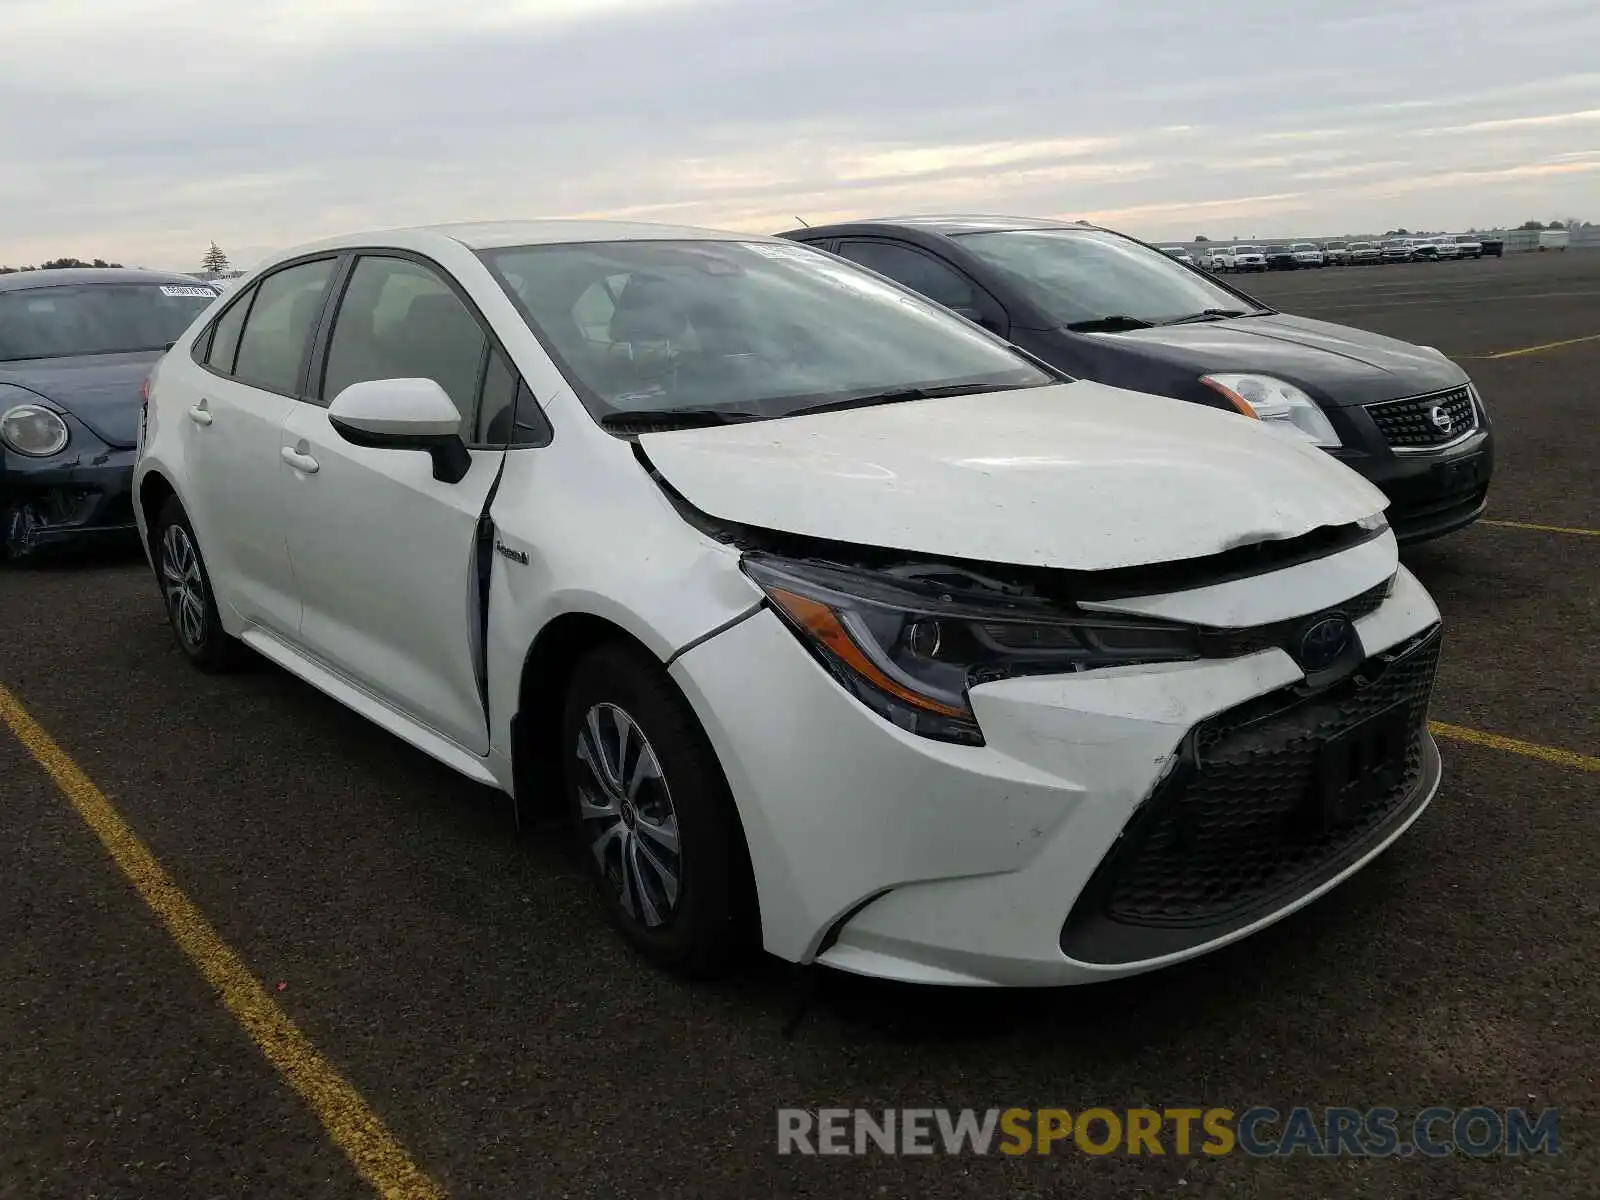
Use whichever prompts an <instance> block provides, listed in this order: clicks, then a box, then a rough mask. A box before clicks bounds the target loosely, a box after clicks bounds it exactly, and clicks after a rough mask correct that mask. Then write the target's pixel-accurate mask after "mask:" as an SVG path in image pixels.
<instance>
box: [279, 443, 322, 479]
mask: <svg viewBox="0 0 1600 1200" xmlns="http://www.w3.org/2000/svg"><path fill="white" fill-rule="evenodd" d="M282 453H283V461H284V462H286V463H288V464H289V465H290V466H291V467H293V468H294V469H295V470H296V471H304V472H305V473H306V474H307V475H315V474H316V473H317V471H318V469H319V468H318V466H317V460H316V459H314V458H312V457H311V455H309V454H302V453H300V451H298V450H296V449H295V448H294V447H293V446H285V447H284V448H283V452H282Z"/></svg>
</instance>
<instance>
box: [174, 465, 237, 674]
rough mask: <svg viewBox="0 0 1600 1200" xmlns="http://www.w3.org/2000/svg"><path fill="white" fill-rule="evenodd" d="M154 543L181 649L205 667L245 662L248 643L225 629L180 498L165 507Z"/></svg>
mask: <svg viewBox="0 0 1600 1200" xmlns="http://www.w3.org/2000/svg"><path fill="white" fill-rule="evenodd" d="M151 541H152V544H153V548H154V551H155V554H154V558H155V568H156V579H157V580H158V581H159V582H160V584H161V596H162V599H163V600H164V601H165V602H166V609H167V621H168V623H169V624H171V626H172V633H173V636H174V637H175V638H177V640H178V648H179V649H180V650H182V651H183V652H184V654H185V655H187V656H188V658H189V661H190V662H192V663H194V664H195V666H197V667H199V668H200V669H201V670H203V671H228V670H233V669H234V668H236V667H239V666H241V665H243V664H244V662H245V661H246V660H247V657H248V656H247V654H246V652H245V647H244V645H243V643H241V642H239V641H238V640H237V639H236V638H234V637H232V636H231V635H230V634H229V633H228V631H227V630H225V629H223V627H222V620H221V618H220V617H218V616H217V602H216V598H215V595H214V593H213V592H212V590H211V576H210V575H208V574H207V573H206V564H205V560H204V559H203V558H201V557H200V542H199V539H197V538H196V537H195V535H194V526H193V525H191V524H190V523H189V516H188V514H187V513H185V512H184V511H183V505H182V504H181V503H180V502H179V501H178V498H177V497H176V496H169V497H168V498H167V502H166V504H165V505H163V506H162V509H161V515H160V516H159V517H157V518H156V524H155V528H154V529H153V530H151Z"/></svg>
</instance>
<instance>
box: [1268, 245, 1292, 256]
mask: <svg viewBox="0 0 1600 1200" xmlns="http://www.w3.org/2000/svg"><path fill="white" fill-rule="evenodd" d="M1267 253H1268V254H1287V253H1289V247H1287V246H1268V247H1267Z"/></svg>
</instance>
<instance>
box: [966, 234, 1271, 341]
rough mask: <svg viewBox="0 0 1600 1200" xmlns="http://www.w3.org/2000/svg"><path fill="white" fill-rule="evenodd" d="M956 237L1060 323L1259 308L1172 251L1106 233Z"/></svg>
mask: <svg viewBox="0 0 1600 1200" xmlns="http://www.w3.org/2000/svg"><path fill="white" fill-rule="evenodd" d="M956 236H957V237H958V238H959V240H960V243H961V245H962V246H963V247H964V248H965V249H967V250H968V251H970V252H971V253H972V254H973V255H974V256H976V257H977V258H979V259H981V260H982V261H983V262H984V263H985V264H987V265H988V266H989V267H991V268H993V269H995V270H997V271H1000V272H1002V273H1003V274H1004V275H1005V276H1006V278H1007V280H1008V281H1009V282H1010V284H1011V285H1012V287H1014V288H1015V289H1016V290H1017V291H1020V292H1022V293H1023V294H1024V295H1026V296H1027V297H1028V298H1029V299H1030V300H1032V301H1033V303H1034V304H1036V305H1037V306H1038V307H1039V308H1040V309H1042V310H1043V311H1044V312H1045V314H1046V315H1047V316H1049V317H1050V319H1051V320H1053V321H1054V322H1055V323H1056V324H1058V325H1063V326H1067V325H1076V324H1079V323H1081V322H1085V321H1096V320H1101V319H1103V318H1105V317H1110V316H1121V317H1130V318H1133V319H1135V320H1138V321H1142V322H1144V323H1146V324H1150V325H1159V324H1161V323H1162V322H1164V321H1173V320H1177V319H1178V318H1180V317H1187V316H1193V315H1194V314H1196V313H1201V312H1206V311H1208V310H1212V311H1214V310H1228V311H1235V312H1237V311H1256V310H1258V309H1259V305H1256V304H1252V303H1251V302H1250V301H1248V300H1244V299H1241V298H1240V297H1239V295H1238V294H1237V293H1235V292H1231V291H1229V290H1227V289H1226V288H1223V287H1221V286H1219V285H1217V284H1214V283H1212V282H1211V281H1210V280H1209V279H1207V278H1206V276H1204V275H1202V274H1200V273H1199V272H1196V271H1191V270H1189V269H1188V268H1186V267H1183V266H1180V265H1179V264H1177V263H1175V262H1173V261H1172V259H1171V258H1169V257H1168V256H1167V255H1165V254H1162V253H1160V252H1159V251H1156V250H1152V249H1150V248H1149V247H1147V246H1144V245H1141V244H1140V243H1139V242H1135V241H1130V240H1129V239H1128V238H1124V237H1119V236H1117V235H1116V234H1114V233H1106V232H1104V231H1102V230H1094V229H1019V230H1006V231H1000V232H984V233H965V234H958V235H956Z"/></svg>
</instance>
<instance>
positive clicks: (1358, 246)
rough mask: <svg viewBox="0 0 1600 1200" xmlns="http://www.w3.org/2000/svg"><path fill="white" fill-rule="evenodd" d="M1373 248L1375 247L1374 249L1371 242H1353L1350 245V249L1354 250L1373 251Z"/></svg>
mask: <svg viewBox="0 0 1600 1200" xmlns="http://www.w3.org/2000/svg"><path fill="white" fill-rule="evenodd" d="M1372 248H1373V247H1372V243H1371V242H1351V243H1350V249H1352V250H1371V249H1372Z"/></svg>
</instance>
